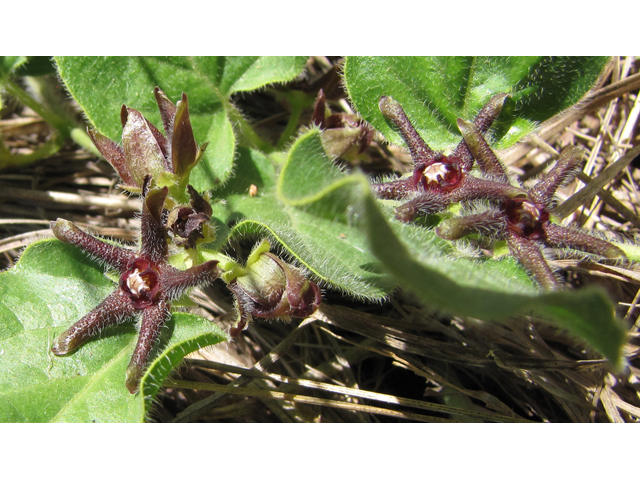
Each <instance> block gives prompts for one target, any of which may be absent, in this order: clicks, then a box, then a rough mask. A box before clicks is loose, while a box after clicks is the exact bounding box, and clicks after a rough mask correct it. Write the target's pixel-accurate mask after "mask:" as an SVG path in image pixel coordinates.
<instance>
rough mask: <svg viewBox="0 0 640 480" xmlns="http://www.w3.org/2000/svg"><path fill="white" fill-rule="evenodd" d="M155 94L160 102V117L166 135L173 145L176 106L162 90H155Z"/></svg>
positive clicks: (169, 142)
mask: <svg viewBox="0 0 640 480" xmlns="http://www.w3.org/2000/svg"><path fill="white" fill-rule="evenodd" d="M153 93H154V95H155V96H156V102H158V108H159V109H160V117H161V118H162V125H163V127H164V133H165V135H166V136H167V142H168V144H169V145H171V143H172V140H173V119H174V118H175V117H176V106H175V105H174V104H173V102H172V101H171V100H169V97H167V95H166V94H165V93H164V92H163V91H162V90H160V88H158V87H156V88H154V90H153Z"/></svg>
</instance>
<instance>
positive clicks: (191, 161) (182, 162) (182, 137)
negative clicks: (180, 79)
mask: <svg viewBox="0 0 640 480" xmlns="http://www.w3.org/2000/svg"><path fill="white" fill-rule="evenodd" d="M197 153H198V145H197V144H196V139H195V137H194V136H193V128H192V127H191V120H190V119H189V102H188V100H187V96H186V95H185V94H184V93H183V94H182V99H181V100H180V101H179V102H178V105H177V109H176V116H175V119H174V123H173V138H172V141H171V163H172V168H173V172H174V173H175V174H176V175H178V177H181V178H182V177H183V176H185V175H186V174H188V173H189V172H190V171H191V169H192V168H193V166H194V165H195V162H196V155H197Z"/></svg>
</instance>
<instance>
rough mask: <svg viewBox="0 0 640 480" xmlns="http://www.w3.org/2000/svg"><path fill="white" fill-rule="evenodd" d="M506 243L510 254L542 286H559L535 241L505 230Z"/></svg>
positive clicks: (549, 287)
mask: <svg viewBox="0 0 640 480" xmlns="http://www.w3.org/2000/svg"><path fill="white" fill-rule="evenodd" d="M507 244H508V245H509V251H510V252H511V255H513V256H514V257H515V258H516V260H518V261H519V262H520V263H521V264H522V266H524V268H526V269H527V270H528V271H529V272H531V274H532V275H533V277H534V278H535V279H536V281H537V282H538V283H539V284H540V286H541V287H542V288H544V289H546V290H553V289H555V288H559V287H560V282H559V281H558V279H557V278H556V275H555V274H554V273H553V270H551V268H550V267H549V265H548V264H547V261H546V260H545V258H544V256H543V255H542V252H541V251H540V248H539V247H538V245H536V244H535V242H533V241H531V240H529V239H526V238H523V237H520V236H518V235H516V234H514V233H513V232H507Z"/></svg>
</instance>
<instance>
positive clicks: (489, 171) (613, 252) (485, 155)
mask: <svg viewBox="0 0 640 480" xmlns="http://www.w3.org/2000/svg"><path fill="white" fill-rule="evenodd" d="M458 126H459V127H460V130H461V131H462V135H463V138H464V140H465V142H466V144H467V146H468V148H469V150H470V152H471V153H472V155H473V156H474V158H475V159H476V161H477V162H478V165H479V166H480V169H481V170H482V171H483V173H485V174H486V175H490V176H492V177H493V178H495V179H496V180H497V181H498V182H500V183H502V184H503V185H505V186H511V184H510V180H509V176H508V175H507V170H506V168H505V167H504V165H503V164H502V163H501V162H500V160H498V158H497V157H496V155H495V154H494V153H493V151H492V150H491V148H490V147H489V145H488V144H487V142H486V140H485V139H484V137H483V136H482V134H481V132H480V131H479V129H478V128H477V126H475V125H474V124H472V123H468V122H464V121H462V120H459V121H458ZM583 156H584V152H583V151H582V150H581V149H580V148H579V147H567V148H566V149H564V150H563V151H562V153H561V154H560V157H559V158H558V161H557V162H556V164H555V165H554V167H553V168H552V169H551V170H550V171H549V172H548V173H547V174H546V175H545V176H544V177H543V178H542V179H541V180H540V181H538V183H536V184H535V185H534V186H533V187H532V188H530V189H528V190H525V195H524V196H518V197H513V198H504V199H503V200H502V201H499V202H494V204H493V205H491V206H490V207H489V208H487V209H486V210H485V211H483V212H480V213H475V214H472V215H466V216H462V217H457V218H451V219H447V220H444V221H443V222H441V223H440V225H439V226H438V227H437V228H436V233H437V234H438V235H439V236H440V237H442V238H445V239H447V240H457V239H459V238H462V237H464V236H466V235H469V234H477V235H479V236H484V237H489V238H491V239H495V240H505V241H506V243H507V245H508V247H509V251H510V253H511V254H512V255H513V256H514V257H515V258H516V259H517V260H518V261H519V262H520V263H521V264H522V265H523V266H524V267H525V268H526V269H527V270H528V271H529V272H530V273H531V275H532V276H533V277H534V278H535V280H536V281H537V282H538V283H539V284H540V286H541V287H543V288H544V289H547V290H550V289H555V288H559V287H560V282H559V281H558V278H557V277H556V275H555V273H554V271H553V270H552V269H551V267H550V266H549V264H548V263H547V261H546V260H545V257H544V255H543V251H542V249H541V247H544V246H546V247H551V248H555V249H572V250H578V251H582V252H585V253H589V254H594V255H597V256H599V257H604V258H612V259H626V256H625V254H624V252H623V251H622V250H621V249H620V248H619V247H617V246H615V245H614V244H612V243H610V242H607V241H605V240H602V239H600V238H596V237H594V236H592V235H590V234H588V233H586V232H583V231H580V230H578V229H573V228H567V227H563V226H561V225H557V224H555V223H553V222H552V221H551V212H552V209H553V206H554V203H555V201H554V195H555V193H556V190H557V189H558V188H559V187H560V186H561V185H562V184H564V183H567V182H569V181H571V180H572V179H573V178H575V175H576V172H577V171H578V169H579V167H580V163H581V162H582V157H583Z"/></svg>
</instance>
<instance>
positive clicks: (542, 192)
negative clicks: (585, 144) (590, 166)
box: [529, 146, 584, 208]
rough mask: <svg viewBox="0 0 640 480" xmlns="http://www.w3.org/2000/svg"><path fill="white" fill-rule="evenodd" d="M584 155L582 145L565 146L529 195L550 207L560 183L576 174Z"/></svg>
mask: <svg viewBox="0 0 640 480" xmlns="http://www.w3.org/2000/svg"><path fill="white" fill-rule="evenodd" d="M583 157H584V151H583V150H582V149H581V148H580V147H575V146H571V147H567V148H565V149H564V150H563V151H562V153H561V154H560V157H559V158H558V161H557V162H556V164H555V165H554V167H553V168H552V169H551V170H550V171H549V173H547V174H546V175H544V177H543V178H542V180H540V181H539V182H538V183H537V184H536V185H535V186H534V187H533V188H532V189H531V191H530V192H529V196H530V197H531V198H532V199H533V201H534V202H536V203H539V204H541V205H544V206H545V207H547V208H549V207H550V206H551V203H552V201H553V196H554V195H555V193H556V190H557V189H558V188H559V187H560V185H562V184H563V183H565V182H569V181H571V180H573V178H574V177H575V176H576V174H577V172H578V169H579V168H580V164H581V163H582V158H583Z"/></svg>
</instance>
